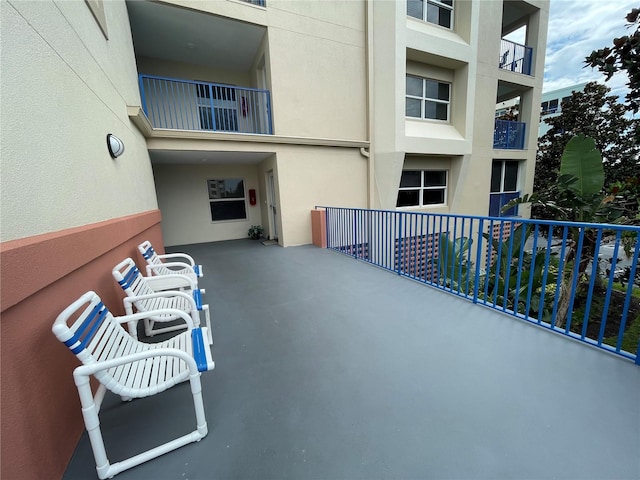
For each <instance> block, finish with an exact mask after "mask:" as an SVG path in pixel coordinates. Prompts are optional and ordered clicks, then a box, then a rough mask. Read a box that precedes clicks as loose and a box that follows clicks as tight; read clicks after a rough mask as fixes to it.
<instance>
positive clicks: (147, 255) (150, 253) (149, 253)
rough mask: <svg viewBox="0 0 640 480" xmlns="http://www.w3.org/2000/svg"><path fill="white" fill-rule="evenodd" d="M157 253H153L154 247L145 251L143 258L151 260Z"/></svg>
mask: <svg viewBox="0 0 640 480" xmlns="http://www.w3.org/2000/svg"><path fill="white" fill-rule="evenodd" d="M155 253H156V252H154V251H153V247H149V248H147V249H146V250H145V251H144V253H143V254H142V256H143V257H144V258H145V260H149V259H150V258H151V257H153V255H154V254H155Z"/></svg>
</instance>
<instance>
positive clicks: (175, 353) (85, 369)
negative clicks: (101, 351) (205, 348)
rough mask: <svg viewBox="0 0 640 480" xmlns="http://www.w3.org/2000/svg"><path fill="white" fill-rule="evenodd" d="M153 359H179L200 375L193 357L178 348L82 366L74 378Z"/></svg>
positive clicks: (145, 352)
mask: <svg viewBox="0 0 640 480" xmlns="http://www.w3.org/2000/svg"><path fill="white" fill-rule="evenodd" d="M151 357H177V358H179V359H180V360H184V361H185V362H186V363H187V365H188V367H189V372H190V373H191V375H198V374H199V373H198V365H197V364H196V361H195V360H194V359H193V356H191V355H189V354H188V353H186V352H183V351H182V350H178V349H177V348H152V349H149V350H145V351H143V352H136V353H132V354H130V355H123V356H122V357H118V358H111V359H109V360H103V361H100V362H95V363H90V364H87V365H80V366H79V367H76V369H75V370H74V371H73V376H74V377H76V378H78V377H86V376H89V375H95V374H96V373H98V372H100V371H102V370H109V369H110V368H114V367H119V366H120V365H126V364H127V363H133V362H138V361H140V360H145V359H147V358H151Z"/></svg>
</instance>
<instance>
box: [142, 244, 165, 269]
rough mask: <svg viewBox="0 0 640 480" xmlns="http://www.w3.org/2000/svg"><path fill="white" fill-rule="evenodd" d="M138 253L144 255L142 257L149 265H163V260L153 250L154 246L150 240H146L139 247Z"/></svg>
mask: <svg viewBox="0 0 640 480" xmlns="http://www.w3.org/2000/svg"><path fill="white" fill-rule="evenodd" d="M138 251H139V252H140V253H141V254H142V257H143V258H144V259H145V260H146V261H147V263H148V264H149V265H162V260H161V259H160V257H158V254H157V253H156V251H155V250H154V249H153V245H151V242H150V241H149V240H145V241H144V242H142V243H141V244H140V245H138Z"/></svg>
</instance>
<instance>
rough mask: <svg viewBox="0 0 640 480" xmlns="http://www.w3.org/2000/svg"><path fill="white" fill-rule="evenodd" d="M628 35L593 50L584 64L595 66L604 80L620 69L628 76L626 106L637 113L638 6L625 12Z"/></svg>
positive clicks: (639, 82) (639, 107) (639, 99)
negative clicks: (607, 45)
mask: <svg viewBox="0 0 640 480" xmlns="http://www.w3.org/2000/svg"><path fill="white" fill-rule="evenodd" d="M626 19H627V22H628V28H629V30H633V28H634V27H635V31H632V32H631V33H630V35H625V36H623V37H620V38H614V39H613V46H612V47H605V48H601V49H600V50H594V51H593V52H591V55H589V56H588V57H586V58H585V64H586V65H587V66H590V67H592V68H597V69H598V70H600V71H601V72H602V73H604V74H605V75H606V79H605V81H608V80H609V79H611V77H612V76H613V75H614V74H615V73H616V72H620V71H625V72H626V73H627V76H628V77H629V81H628V82H627V87H628V88H629V93H628V94H627V96H626V101H627V108H628V109H629V110H630V111H632V112H634V113H638V110H640V8H634V9H633V10H631V11H630V12H629V13H628V14H627V17H626Z"/></svg>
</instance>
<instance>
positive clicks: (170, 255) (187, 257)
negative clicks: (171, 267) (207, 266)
mask: <svg viewBox="0 0 640 480" xmlns="http://www.w3.org/2000/svg"><path fill="white" fill-rule="evenodd" d="M156 255H157V256H158V258H160V259H162V260H164V259H165V258H184V259H185V261H186V262H187V263H189V264H190V265H191V266H192V267H193V266H194V265H195V264H196V261H195V260H194V259H193V257H192V256H191V255H187V254H186V253H165V254H163V255H159V254H157V253H156Z"/></svg>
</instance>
